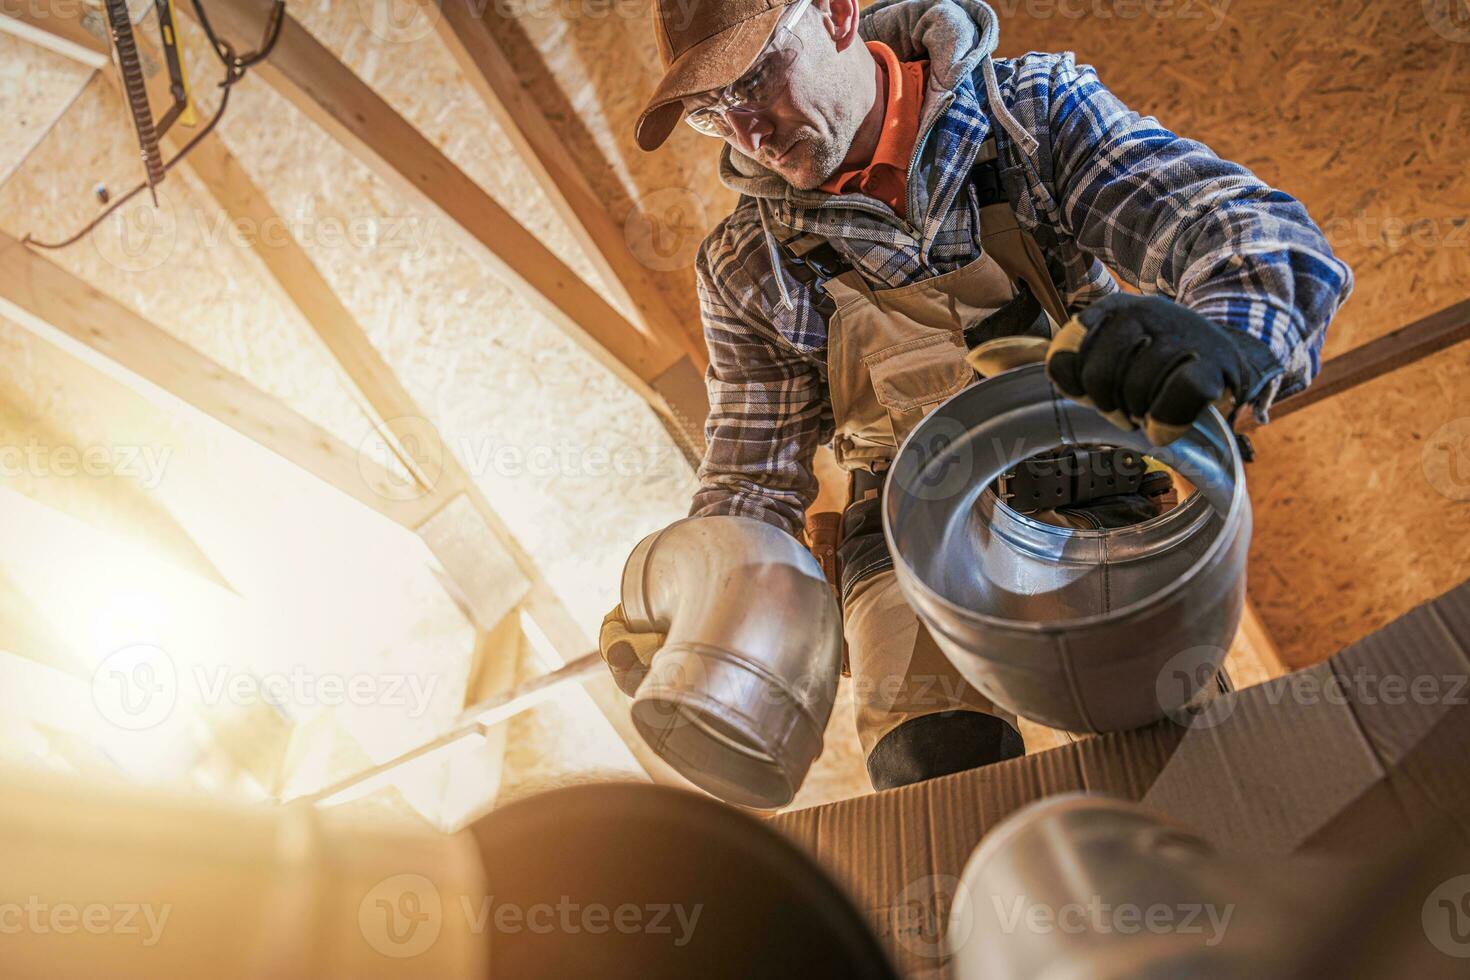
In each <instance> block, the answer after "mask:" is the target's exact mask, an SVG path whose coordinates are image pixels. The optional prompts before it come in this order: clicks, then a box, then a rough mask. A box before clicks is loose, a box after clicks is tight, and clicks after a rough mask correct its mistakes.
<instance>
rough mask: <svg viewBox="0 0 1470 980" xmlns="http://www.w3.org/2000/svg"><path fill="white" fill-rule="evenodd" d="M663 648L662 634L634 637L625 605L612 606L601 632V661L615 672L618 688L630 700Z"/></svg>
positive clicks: (603, 620)
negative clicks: (624, 609) (625, 612)
mask: <svg viewBox="0 0 1470 980" xmlns="http://www.w3.org/2000/svg"><path fill="white" fill-rule="evenodd" d="M663 645H664V634H662V633H635V632H633V631H632V630H630V629H629V628H628V621H627V620H626V619H625V618H624V617H623V604H622V603H618V604H617V605H616V606H613V609H612V612H610V613H608V614H607V615H606V616H604V617H603V619H602V630H601V631H600V632H599V633H598V635H597V648H598V650H599V651H601V653H602V659H603V660H604V661H605V662H606V663H607V667H608V670H610V671H612V676H613V680H614V681H615V682H616V683H617V685H618V688H619V689H620V690H622V692H623V693H624V694H626V695H628V697H632V696H633V695H634V694H635V693H637V691H638V685H639V684H642V683H643V678H644V677H646V676H647V675H648V666H649V664H651V663H653V655H654V654H655V653H657V652H658V651H659V648H660V647H662V646H663Z"/></svg>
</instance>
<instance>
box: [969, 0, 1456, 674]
mask: <svg viewBox="0 0 1470 980" xmlns="http://www.w3.org/2000/svg"><path fill="white" fill-rule="evenodd" d="M1456 6H1457V5H1453V4H1451V3H1450V2H1448V0H1445V2H1440V0H1425V2H1423V3H1418V2H1414V3H1392V2H1384V0H1375V2H1366V0H1320V2H1317V3H1313V4H1302V5H1292V4H1279V3H1271V2H1268V0H1234V2H1231V0H1208V2H1205V0H1187V2H1186V0H1175V2H1172V3H1165V2H1162V0H1161V2H1158V3H1152V4H1144V3H1134V2H1132V0H1090V2H1089V3H1085V4H1075V5H1068V4H1066V3H1061V4H1048V3H1045V2H1043V0H1011V2H1007V3H1002V4H1000V5H999V7H998V9H999V10H1000V11H1001V12H1002V17H1003V19H1002V25H1001V43H1002V53H1004V54H1018V53H1021V52H1024V51H1027V50H1033V49H1034V50H1072V51H1075V52H1076V53H1077V57H1078V60H1079V61H1085V62H1089V63H1091V64H1093V65H1095V66H1097V68H1098V71H1099V73H1100V75H1101V77H1102V79H1103V81H1104V82H1105V83H1106V84H1107V85H1108V86H1109V87H1110V88H1112V89H1113V91H1115V92H1116V93H1117V94H1118V95H1119V96H1121V97H1122V98H1123V99H1124V100H1125V101H1126V102H1128V103H1129V104H1130V105H1132V106H1133V107H1134V108H1136V109H1138V110H1139V111H1141V112H1144V113H1148V114H1152V115H1155V116H1157V117H1158V118H1159V119H1160V120H1161V121H1162V122H1163V123H1164V124H1165V125H1166V126H1169V127H1171V128H1173V129H1174V130H1176V131H1178V132H1182V133H1185V134H1187V135H1189V136H1191V137H1194V138H1196V139H1200V140H1203V141H1204V142H1206V143H1208V144H1210V145H1211V146H1212V147H1214V149H1215V150H1216V151H1217V152H1219V153H1220V154H1221V155H1223V156H1226V157H1229V158H1232V159H1235V160H1238V161H1240V162H1241V163H1244V164H1245V165H1247V166H1249V167H1251V168H1252V169H1253V170H1255V171H1256V173H1258V174H1260V175H1261V176H1262V177H1263V178H1264V179H1266V180H1267V181H1269V182H1271V183H1272V184H1275V185H1276V186H1278V187H1281V188H1283V189H1284V190H1286V191H1288V192H1290V193H1292V194H1294V195H1296V196H1297V197H1298V198H1300V199H1301V200H1302V201H1303V202H1304V203H1305V204H1306V206H1307V208H1308V209H1309V210H1310V211H1311V213H1312V215H1313V216H1314V217H1315V218H1316V219H1317V221H1318V223H1319V224H1321V225H1322V227H1323V228H1324V230H1325V231H1326V232H1327V234H1328V237H1329V238H1330V239H1331V241H1332V245H1333V247H1334V249H1336V250H1337V252H1338V254H1340V255H1341V256H1342V257H1343V258H1344V259H1345V260H1346V261H1347V262H1348V263H1350V264H1351V265H1352V267H1353V269H1354V271H1355V273H1356V275H1357V287H1356V290H1355V292H1354V294H1353V297H1352V299H1351V300H1350V301H1349V303H1348V304H1347V306H1346V307H1345V308H1344V310H1343V312H1342V313H1341V315H1340V316H1339V317H1338V319H1337V321H1336V322H1335V323H1334V325H1333V327H1332V330H1331V332H1330V333H1329V337H1328V341H1327V346H1326V354H1327V356H1329V357H1330V356H1332V355H1334V354H1339V353H1341V352H1343V351H1345V350H1348V349H1349V348H1352V347H1354V346H1357V345H1358V344H1362V343H1365V342H1367V341H1369V340H1372V339H1373V338H1375V337H1378V336H1381V335H1382V334H1384V333H1386V332H1388V331H1390V330H1392V329H1394V328H1395V327H1399V326H1402V325H1403V324H1405V323H1407V322H1409V321H1411V320H1413V319H1415V318H1417V317H1421V316H1424V315H1426V314H1429V313H1432V312H1434V311H1436V310H1438V309H1441V308H1442V307H1445V306H1447V305H1449V304H1451V303H1454V302H1457V301H1459V300H1462V299H1465V298H1466V297H1467V296H1470V222H1467V216H1470V181H1467V180H1466V163H1465V160H1466V156H1467V153H1470V125H1467V112H1466V107H1467V102H1470V80H1467V79H1466V77H1465V73H1466V70H1467V69H1470V18H1467V17H1465V16H1464V15H1463V14H1462V15H1460V16H1459V19H1455V17H1454V16H1453V15H1452V13H1451V12H1452V10H1453V9H1455V7H1456ZM1077 8H1084V9H1086V10H1087V11H1088V15H1087V16H1085V17H1080V18H1072V17H1067V16H1063V15H1061V14H1060V13H1057V11H1066V10H1075V9H1077ZM1048 11H1052V12H1053V14H1052V15H1051V16H1046V14H1047V12H1048ZM1147 11H1154V12H1155V15H1153V16H1149V15H1148V14H1147ZM1130 15H1131V16H1130ZM1125 18H1126V19H1125ZM1467 368H1470V346H1466V345H1462V346H1460V347H1458V348H1454V349H1451V350H1449V351H1446V352H1444V353H1441V354H1439V355H1438V356H1436V357H1434V358H1433V359H1431V360H1429V361H1427V362H1425V363H1423V364H1420V365H1418V366H1415V367H1413V368H1410V369H1407V370H1403V371H1400V372H1398V373H1396V374H1393V375H1390V376H1388V377H1386V378H1384V379H1381V380H1379V381H1377V382H1375V383H1373V384H1370V385H1367V386H1364V387H1362V388H1359V389H1357V390H1354V391H1352V392H1350V393H1348V394H1346V395H1343V396H1341V397H1339V398H1336V399H1333V400H1331V401H1329V402H1326V403H1324V404H1322V405H1319V406H1316V407H1314V408H1311V409H1308V410H1306V411H1303V412H1302V413H1301V414H1299V415H1295V416H1291V417H1288V418H1285V419H1282V420H1281V421H1280V422H1279V423H1274V424H1272V425H1271V426H1268V427H1267V428H1265V429H1263V430H1261V431H1260V433H1259V434H1258V435H1257V436H1256V437H1255V444H1256V448H1257V450H1258V454H1259V461H1258V462H1257V463H1256V464H1255V465H1254V466H1252V467H1251V469H1250V481H1251V498H1252V501H1253V502H1254V505H1255V514H1256V529H1255V539H1254V542H1253V547H1252V550H1251V569H1250V574H1251V594H1252V596H1253V597H1254V599H1255V602H1256V605H1257V607H1258V608H1259V610H1260V613H1261V616H1262V618H1263V619H1264V620H1265V621H1266V624H1267V627H1268V629H1269V630H1270V632H1271V634H1272V636H1273V638H1274V639H1275V641H1276V642H1277V644H1278V645H1279V646H1280V649H1281V653H1282V655H1283V657H1284V658H1285V659H1286V660H1287V661H1288V662H1289V663H1290V664H1292V665H1294V666H1304V665H1306V664H1310V663H1314V662H1316V661H1318V660H1321V659H1322V658H1324V657H1326V656H1328V655H1330V654H1331V653H1333V652H1334V651H1335V650H1337V649H1338V648H1339V647H1341V646H1342V645H1344V644H1346V643H1349V642H1351V641H1353V640H1354V639H1356V638H1358V637H1360V636H1362V635H1364V634H1365V633H1368V632H1370V631H1371V630H1374V629H1376V628H1378V627H1379V626H1381V625H1383V624H1384V623H1386V622H1388V621H1390V620H1392V619H1394V618H1395V617H1397V616H1399V615H1400V614H1401V613H1403V612H1404V611H1405V610H1407V609H1409V608H1411V607H1412V606H1414V605H1417V604H1418V603H1420V602H1423V601H1424V600H1426V599H1429V598H1431V597H1433V596H1435V595H1437V594H1439V593H1440V592H1442V591H1444V590H1445V589H1447V588H1449V587H1451V586H1452V585H1455V584H1457V583H1458V582H1460V581H1462V580H1463V579H1465V578H1466V577H1467V576H1470V506H1467V501H1470V371H1467Z"/></svg>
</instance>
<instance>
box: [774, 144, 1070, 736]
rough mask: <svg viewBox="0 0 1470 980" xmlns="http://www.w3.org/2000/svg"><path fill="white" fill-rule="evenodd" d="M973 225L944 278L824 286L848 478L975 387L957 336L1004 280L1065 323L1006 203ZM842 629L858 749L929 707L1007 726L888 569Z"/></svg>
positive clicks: (1004, 293)
mask: <svg viewBox="0 0 1470 980" xmlns="http://www.w3.org/2000/svg"><path fill="white" fill-rule="evenodd" d="M993 147H994V141H993V140H991V141H989V142H988V143H987V146H986V147H985V148H984V149H983V150H982V154H983V153H988V154H989V155H990V156H992V157H993V155H994V152H995V151H994V148H993ZM982 159H983V157H982ZM980 223H981V255H980V257H979V258H978V259H976V260H974V261H973V262H971V263H969V264H968V265H966V266H963V267H962V268H959V269H956V270H954V271H953V272H947V273H945V274H943V275H940V276H935V277H934V278H932V279H926V280H924V281H922V282H917V283H912V284H910V285H907V286H900V287H897V288H894V289H872V288H870V287H869V286H868V285H867V284H866V283H865V282H864V281H863V280H862V278H861V277H860V276H859V275H858V273H857V272H855V271H848V272H846V273H843V274H842V275H840V276H837V277H835V278H833V279H831V280H829V281H828V282H827V283H826V289H827V292H828V294H829V295H830V296H831V298H832V301H833V303H834V304H835V306H836V310H835V312H834V314H833V315H832V316H831V317H830V319H829V322H828V330H827V383H828V388H829V393H830V397H831V401H832V414H833V416H834V419H835V422H836V434H835V437H834V439H833V443H832V448H833V452H834V454H835V456H836V458H837V462H838V464H839V465H840V466H841V467H842V468H843V469H845V470H847V471H848V472H849V473H852V472H855V471H857V470H868V471H869V472H882V471H883V470H884V469H886V468H887V467H888V465H889V463H891V462H892V460H893V458H894V456H896V455H897V453H898V447H899V445H900V444H901V443H902V442H903V440H904V438H905V437H906V436H907V435H908V434H909V432H911V431H912V430H913V428H914V427H915V426H916V425H917V424H918V423H919V421H920V420H921V419H923V417H924V416H925V415H926V414H928V413H929V412H930V411H931V410H933V409H934V408H935V407H937V406H938V405H939V404H940V403H941V402H943V401H944V400H945V399H947V398H949V397H950V396H951V395H954V394H955V393H957V392H959V391H960V390H961V389H963V388H965V387H967V386H968V385H970V384H972V383H973V382H975V381H976V380H977V376H976V374H975V371H974V369H973V368H972V367H971V366H970V364H969V363H968V362H967V361H966V360H965V354H966V353H967V349H966V346H965V341H964V338H963V333H964V330H965V328H966V327H968V326H970V325H971V324H974V323H976V322H978V321H980V320H983V319H984V318H985V317H987V316H989V315H990V314H991V313H993V312H995V311H996V310H997V309H999V308H1000V307H1001V306H1003V305H1004V304H1005V303H1006V301H1007V300H1009V299H1011V298H1012V297H1013V296H1014V295H1015V288H1014V287H1013V286H1012V281H1013V280H1015V279H1024V280H1025V281H1026V282H1027V283H1028V284H1029V285H1030V287H1031V291H1032V293H1033V294H1034V295H1035V296H1036V298H1037V300H1038V301H1039V302H1040V303H1041V305H1042V307H1043V309H1045V310H1046V312H1047V313H1048V314H1049V315H1050V316H1051V318H1052V319H1053V320H1054V321H1055V322H1056V323H1061V322H1064V321H1065V319H1066V315H1065V313H1064V304H1063V303H1062V299H1061V296H1060V295H1059V293H1058V292H1057V289H1056V286H1055V285H1054V284H1053V283H1052V281H1051V277H1050V276H1049V275H1048V273H1047V271H1046V266H1045V262H1044V260H1043V258H1042V256H1041V251H1040V249H1039V248H1038V247H1037V245H1036V242H1035V241H1034V240H1033V239H1032V238H1031V236H1030V235H1029V234H1027V233H1026V232H1025V231H1023V230H1022V229H1021V228H1020V227H1019V226H1018V225H1017V224H1016V220H1015V216H1014V215H1013V214H1012V213H1011V210H1010V207H1009V206H1008V205H1006V204H1004V203H1002V204H994V205H990V206H988V207H985V208H983V209H981V213H980ZM812 244H815V243H812ZM795 250H796V251H797V253H798V254H800V243H799V242H798V243H797V245H796V249H795ZM849 486H851V481H850V482H849ZM873 492H876V491H869V493H870V494H871V493H873ZM852 502H853V501H852V500H851V492H849V501H848V503H849V505H850V504H851V503H852ZM843 626H844V630H845V633H846V636H847V643H848V650H849V663H850V667H851V671H852V679H853V698H854V707H855V709H856V714H857V727H858V736H859V738H860V740H861V742H862V746H863V751H864V753H865V754H870V753H871V752H872V751H873V747H874V745H876V744H877V743H878V741H879V740H880V739H881V738H882V737H883V736H884V735H886V734H888V732H890V731H892V730H893V729H894V728H896V727H898V726H899V725H900V724H902V723H903V722H905V721H909V720H911V719H913V718H917V717H920V716H922V715H927V714H932V713H934V712H939V711H951V710H954V709H957V708H967V709H971V710H975V711H980V712H984V713H986V714H991V715H997V716H999V717H1002V718H1005V719H1006V720H1007V721H1009V722H1011V723H1012V724H1014V722H1015V719H1014V718H1013V717H1012V716H1011V715H1009V714H1008V713H1006V712H1004V711H1002V710H1001V709H999V708H997V707H995V706H994V705H993V704H992V703H991V702H990V701H989V699H987V698H986V697H985V696H984V695H982V694H981V693H980V692H978V691H976V690H975V689H974V688H973V687H971V686H970V685H969V684H967V683H965V681H964V679H963V678H961V677H960V675H959V674H958V673H957V672H956V671H955V669H954V668H953V667H952V666H951V665H950V663H949V661H948V660H947V659H946V658H945V656H944V654H943V653H941V652H940V650H939V647H938V646H937V645H936V644H935V642H934V640H933V638H932V637H931V636H930V635H929V631H928V630H927V629H926V628H925V627H924V626H923V624H921V623H920V622H919V620H918V617H917V616H916V615H915V614H914V612H913V611H912V610H911V609H910V608H909V606H908V603H907V602H905V601H904V598H903V595H902V594H901V592H900V591H899V587H898V580H897V578H896V576H895V575H894V572H893V570H892V569H891V568H887V569H884V570H882V571H879V572H875V573H873V574H870V575H868V576H867V577H865V578H863V579H862V580H860V581H859V582H858V583H857V584H856V585H854V586H853V587H852V590H851V592H850V593H849V594H848V595H847V597H846V599H845V601H844V603H843Z"/></svg>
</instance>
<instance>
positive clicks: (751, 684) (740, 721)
mask: <svg viewBox="0 0 1470 980" xmlns="http://www.w3.org/2000/svg"><path fill="white" fill-rule="evenodd" d="M622 602H623V613H624V616H625V617H626V619H627V621H628V625H629V626H630V627H631V628H633V629H635V630H653V631H657V632H660V633H664V634H665V635H666V636H667V639H666V641H665V643H664V646H663V647H662V648H661V649H660V650H659V652H658V654H657V655H656V656H655V657H654V659H653V665H652V667H651V668H650V670H649V673H648V676H647V677H646V678H644V680H643V683H642V684H641V685H640V686H639V688H638V693H637V696H636V697H635V699H634V702H633V709H632V714H633V723H634V726H635V727H636V728H637V729H638V731H639V733H640V734H641V735H642V736H643V738H644V739H645V740H647V742H648V743H649V745H650V746H651V747H652V748H653V749H654V751H656V752H657V753H658V754H659V755H660V756H661V757H662V758H664V759H665V760H667V761H668V762H669V763H670V764H671V765H673V766H674V767H675V768H676V769H678V770H679V772H680V773H682V774H683V775H684V776H685V777H687V778H688V779H689V780H690V781H691V782H693V783H695V784H696V785H698V786H700V787H701V788H702V789H705V790H707V791H708V792H710V793H712V794H714V795H715V796H718V797H720V798H721V799H724V800H727V801H729V802H732V803H738V804H741V805H744V806H751V807H758V808H773V807H778V806H783V805H785V804H787V803H789V802H790V801H791V799H792V797H794V796H795V795H796V790H797V789H798V788H799V787H800V786H801V783H802V781H803V780H804V779H805V778H806V773H807V770H808V769H809V768H810V767H811V764H812V762H813V761H814V760H815V759H816V757H817V756H818V755H819V754H820V753H821V750H822V732H823V730H824V729H825V728H826V725H827V720H828V718H829V717H830V715H831V712H832V705H833V702H834V701H835V700H836V697H837V680H838V676H839V674H840V673H841V670H842V616H841V613H840V612H839V610H838V607H837V601H836V599H835V597H834V596H833V594H832V590H831V588H830V586H829V585H828V583H827V580H826V578H825V577H824V576H823V574H822V570H821V568H820V567H819V566H818V564H817V561H816V559H815V558H813V557H812V555H811V553H810V552H809V551H807V549H806V548H804V547H803V546H802V545H801V543H800V542H799V541H797V540H796V539H795V538H793V537H791V536H790V535H789V534H786V533H785V532H783V531H781V530H780V529H778V528H775V527H772V526H771V525H769V524H765V523H762V522H760V521H756V520H752V519H750V518H744V517H699V518H688V519H685V520H681V521H677V522H675V523H674V524H671V525H670V526H669V527H667V528H665V529H664V530H662V531H658V532H656V533H654V534H651V535H649V536H648V537H646V538H644V539H643V540H642V541H641V542H639V544H638V546H637V547H636V548H635V549H634V551H633V554H632V556H631V557H630V558H629V559H628V564H627V566H626V567H625V569H624V571H623V582H622Z"/></svg>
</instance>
